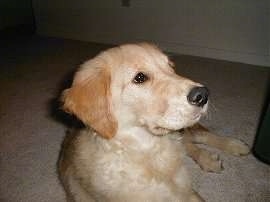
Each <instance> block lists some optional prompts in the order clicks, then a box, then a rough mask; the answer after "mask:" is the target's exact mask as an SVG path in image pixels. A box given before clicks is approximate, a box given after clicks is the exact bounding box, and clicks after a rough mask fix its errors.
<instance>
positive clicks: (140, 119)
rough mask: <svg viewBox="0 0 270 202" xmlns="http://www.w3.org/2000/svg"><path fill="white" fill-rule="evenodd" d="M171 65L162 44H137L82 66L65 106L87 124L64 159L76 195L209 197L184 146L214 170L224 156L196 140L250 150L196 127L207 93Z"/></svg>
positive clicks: (71, 194)
mask: <svg viewBox="0 0 270 202" xmlns="http://www.w3.org/2000/svg"><path fill="white" fill-rule="evenodd" d="M171 66H172V63H171V62H170V61H169V59H168V58H167V57H166V56H165V55H164V54H163V53H162V52H161V51H160V50H158V49H157V48H156V47H154V46H151V45H149V44H131V45H123V46H120V47H117V48H113V49H109V50H108V51H105V52H103V53H101V54H99V55H98V56H97V57H95V58H94V59H92V60H90V61H88V62H86V63H85V64H84V65H83V66H82V67H81V69H80V70H79V71H78V72H77V74H76V75H75V78H74V81H73V84H72V86H71V88H70V89H67V90H66V91H65V92H64V94H63V102H64V109H65V110H66V111H68V112H70V113H73V114H75V115H76V116H77V117H78V118H79V119H81V120H82V121H83V122H84V123H85V125H86V128H85V129H82V130H79V131H72V132H70V134H69V135H68V136H67V138H66V140H65V141H64V144H63V150H62V154H61V157H60V160H59V173H60V177H61V180H62V182H63V185H64V187H65V190H66V191H67V196H68V199H69V200H70V201H80V202H87V201H112V202H114V201H117V202H122V201H131V202H132V201H134V202H135V201H155V202H159V201H175V202H178V201H179V202H193V201H194V202H195V201H203V200H202V198H201V197H200V196H199V195H198V194H196V192H194V191H193V189H192V187H191V183H190V180H189V177H188V174H187V172H186V170H185V167H184V165H183V162H182V160H181V159H182V158H181V156H182V155H183V154H184V153H185V151H186V152H187V154H188V155H189V156H191V157H192V158H193V159H194V160H195V161H197V162H198V164H199V165H200V166H201V168H202V169H204V170H207V171H214V172H219V171H220V170H221V168H222V166H221V161H220V160H219V158H217V156H216V155H213V154H211V153H209V152H207V151H206V150H203V149H200V148H199V147H197V145H196V144H198V143H202V144H209V145H210V146H214V147H217V148H219V149H221V150H224V151H228V152H230V153H233V154H236V155H240V154H246V153H247V152H248V148H247V147H246V146H245V145H243V143H242V142H240V141H236V140H234V139H229V138H222V137H217V136H213V134H211V133H209V131H207V130H206V129H205V128H203V127H201V126H200V125H194V124H196V122H197V121H198V120H199V119H200V117H201V116H202V115H203V114H204V113H205V112H206V110H207V98H208V91H207V89H206V88H205V87H202V85H201V84H198V83H195V82H193V81H191V80H189V79H186V78H184V77H180V76H178V75H176V74H175V73H174V70H173V69H172V67H171ZM191 126H193V128H190V127H191ZM180 129H184V130H182V131H183V134H180V133H179V132H176V131H178V130H180Z"/></svg>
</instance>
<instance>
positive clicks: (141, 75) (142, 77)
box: [133, 72, 149, 84]
mask: <svg viewBox="0 0 270 202" xmlns="http://www.w3.org/2000/svg"><path fill="white" fill-rule="evenodd" d="M148 79H149V78H148V76H147V75H145V74H144V73H142V72H139V73H138V74H136V76H135V77H134V79H133V83H135V84H140V83H144V82H145V81H147V80H148Z"/></svg>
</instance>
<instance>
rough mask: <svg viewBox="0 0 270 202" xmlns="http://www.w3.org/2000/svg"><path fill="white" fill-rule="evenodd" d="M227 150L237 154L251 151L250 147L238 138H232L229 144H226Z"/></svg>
mask: <svg viewBox="0 0 270 202" xmlns="http://www.w3.org/2000/svg"><path fill="white" fill-rule="evenodd" d="M225 150H226V152H228V153H230V154H232V155H235V156H243V155H247V154H249V152H250V148H249V146H248V145H247V144H245V143H244V142H242V141H241V140H237V139H230V141H229V142H228V144H227V145H226V149H225Z"/></svg>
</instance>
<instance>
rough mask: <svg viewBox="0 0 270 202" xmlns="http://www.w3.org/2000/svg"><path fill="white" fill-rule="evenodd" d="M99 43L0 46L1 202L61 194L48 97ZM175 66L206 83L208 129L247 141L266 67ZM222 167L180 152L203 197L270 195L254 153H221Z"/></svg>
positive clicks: (57, 138)
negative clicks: (203, 164) (214, 169)
mask: <svg viewBox="0 0 270 202" xmlns="http://www.w3.org/2000/svg"><path fill="white" fill-rule="evenodd" d="M107 47H108V46H105V45H98V44H93V43H85V42H78V41H72V40H64V39H55V38H45V37H37V36H35V37H24V38H12V39H9V40H6V41H1V45H0V68H1V73H0V201H1V202H2V201H3V202H17V201H20V202H43V201H44V202H45V201H46V202H47V201H48V202H52V201H53V202H62V201H64V200H65V195H64V192H63V189H62V187H61V186H60V184H59V181H58V178H57V174H56V162H57V158H58V153H59V150H60V145H61V141H62V139H63V137H64V135H65V128H66V125H65V124H64V123H65V121H63V120H62V119H61V117H62V114H61V113H60V112H59V111H58V110H57V109H55V107H56V105H55V102H54V98H55V97H56V96H57V95H58V93H59V91H60V90H61V89H62V88H63V87H64V86H65V85H67V84H68V81H69V79H70V78H71V77H70V75H71V74H72V72H73V71H74V69H75V68H76V67H77V66H78V65H79V64H80V63H81V62H83V61H84V60H86V59H88V58H90V57H92V56H94V55H95V54H96V53H98V52H99V51H100V50H102V49H105V48H107ZM171 57H172V58H173V60H174V61H175V63H176V66H177V72H178V73H180V74H182V75H185V76H188V77H190V78H192V79H194V80H196V81H199V82H201V83H204V84H205V85H207V86H208V88H209V89H210V90H211V107H210V110H209V115H208V117H206V118H205V119H204V120H202V122H203V123H204V124H205V125H206V126H208V127H209V128H210V129H212V130H213V131H216V132H217V133H220V134H223V135H225V136H232V137H235V138H240V139H242V140H244V141H245V142H247V143H248V144H249V145H252V144H253V140H254V137H255V133H256V127H257V124H258V119H259V115H260V110H261V106H262V102H263V99H264V92H265V88H266V81H267V76H268V74H269V72H268V71H269V68H268V69H267V68H263V67H256V66H251V65H245V64H239V63H231V62H225V61H217V60H211V59H203V58H198V57H191V56H175V55H172V56H171ZM220 155H221V158H222V159H224V167H225V170H224V171H223V172H222V173H221V174H214V173H204V172H202V171H201V170H200V169H199V168H198V166H197V165H196V164H195V163H194V162H192V161H191V160H190V159H188V158H187V159H185V161H186V162H187V166H188V168H189V170H190V172H191V174H192V177H193V181H194V186H195V187H196V190H198V192H199V193H200V194H201V195H202V196H203V197H204V198H205V199H206V201H209V202H219V201H220V202H267V201H270V166H268V165H266V164H264V163H261V162H260V161H258V160H257V159H256V158H255V157H254V156H253V155H249V156H246V157H241V158H238V157H233V156H228V155H226V154H223V153H221V154H220Z"/></svg>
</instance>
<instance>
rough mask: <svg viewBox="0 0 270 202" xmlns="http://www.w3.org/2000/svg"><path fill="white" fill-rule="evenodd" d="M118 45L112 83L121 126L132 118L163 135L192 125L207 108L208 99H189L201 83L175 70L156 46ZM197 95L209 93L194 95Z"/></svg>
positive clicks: (132, 121)
mask: <svg viewBox="0 0 270 202" xmlns="http://www.w3.org/2000/svg"><path fill="white" fill-rule="evenodd" d="M120 49H122V52H123V55H122V58H121V63H120V64H119V65H118V68H116V69H115V71H113V72H112V85H111V87H112V98H113V101H114V107H115V109H116V110H115V111H116V116H117V119H118V120H119V124H120V122H121V123H123V124H124V125H123V127H125V124H128V123H127V122H129V121H131V124H134V125H138V126H141V127H146V128H147V129H148V130H149V131H151V132H152V133H153V134H156V135H163V134H166V133H167V132H169V131H171V130H178V129H182V128H185V127H188V126H191V125H193V124H194V123H196V122H197V121H198V120H199V119H200V117H201V115H202V114H204V113H205V112H206V109H207V100H201V101H202V102H205V103H203V104H201V105H200V104H194V103H192V102H191V101H190V100H189V99H188V96H189V95H190V93H191V91H192V89H194V88H195V87H201V85H200V84H198V83H195V82H193V81H191V80H189V79H186V78H184V77H181V76H179V75H177V74H175V72H174V69H173V63H172V62H171V61H169V59H168V57H167V56H166V55H164V54H163V53H162V52H161V51H160V50H158V49H157V48H156V47H154V46H151V45H149V44H138V45H125V46H122V47H120ZM206 93H207V94H208V92H206ZM195 94H196V93H195ZM198 94H199V93H198ZM191 96H196V95H191ZM200 96H208V95H199V98H197V99H200ZM194 99H196V98H195V97H194ZM201 99H204V98H201ZM205 99H207V98H205ZM117 112H118V113H117Z"/></svg>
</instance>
